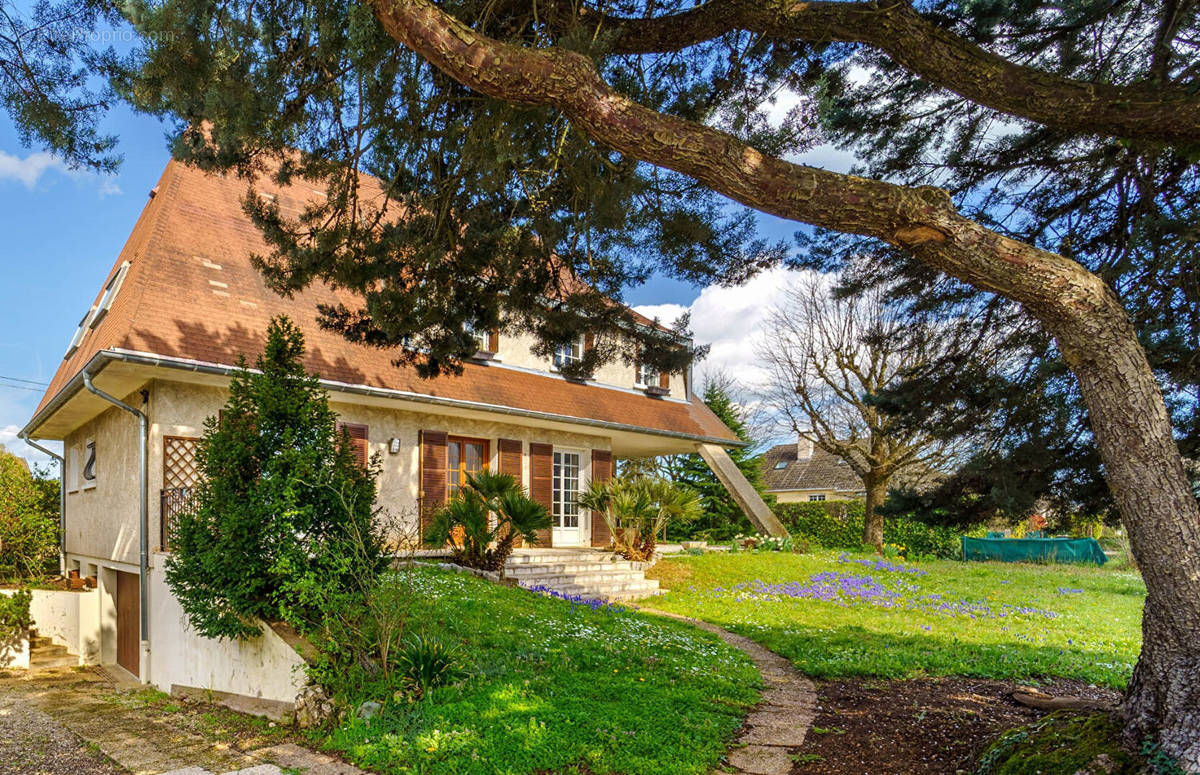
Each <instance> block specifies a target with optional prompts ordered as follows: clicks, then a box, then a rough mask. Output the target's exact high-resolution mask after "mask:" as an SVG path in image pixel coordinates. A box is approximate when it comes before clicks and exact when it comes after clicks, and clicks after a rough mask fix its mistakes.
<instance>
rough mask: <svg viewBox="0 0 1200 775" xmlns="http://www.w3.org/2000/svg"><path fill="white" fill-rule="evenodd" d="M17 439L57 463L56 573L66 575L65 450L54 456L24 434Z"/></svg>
mask: <svg viewBox="0 0 1200 775" xmlns="http://www.w3.org/2000/svg"><path fill="white" fill-rule="evenodd" d="M17 438H19V439H21V441H24V442H25V443H26V444H28V445H29V446H31V447H33V448H34V449H36V450H37V451H39V452H42V453H44V454H46V455H49V456H50V457H52V458H54V459H55V460H57V461H58V572H59V574H61V575H63V576H65V575H67V461H66V455H65V453H66V450H65V449H64V450H63V453H64V454H63V455H59V454H56V453H54V452H51V451H50V450H48V449H46V448H45V447H43V446H42V445H41V444H38V443H37V442H36V441H34V440H33V439H31V438H29V435H28V434H26V433H19V434H17Z"/></svg>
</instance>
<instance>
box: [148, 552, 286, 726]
mask: <svg viewBox="0 0 1200 775" xmlns="http://www.w3.org/2000/svg"><path fill="white" fill-rule="evenodd" d="M165 559H166V555H163V554H155V555H154V564H153V566H152V567H151V568H150V606H151V609H150V643H151V652H150V683H152V684H154V685H155V686H157V687H158V688H159V689H162V690H163V691H165V692H170V693H172V694H176V695H178V694H195V693H197V692H200V693H211V695H212V696H213V698H214V699H216V700H220V699H222V698H224V697H226V696H230V695H236V696H237V697H240V698H249V699H253V700H259V701H261V702H260V703H259V705H260V709H259V710H257V711H252V712H259V713H261V714H262V715H267V716H280V715H284V714H285V712H286V711H287V710H290V708H291V707H292V706H293V705H294V703H295V701H296V695H297V693H298V692H299V691H300V689H302V688H303V687H304V683H305V676H304V664H305V663H304V659H303V658H302V657H301V656H300V654H298V653H297V652H296V649H295V648H293V647H292V646H290V645H289V644H288V643H287V642H286V641H285V640H284V639H283V638H281V637H280V636H279V635H278V634H277V633H276V632H275V631H274V630H272V629H271V628H270V627H269V626H267V625H266V624H261V627H262V631H263V634H262V635H260V636H259V637H257V638H254V639H252V640H227V639H222V640H213V639H211V638H205V637H202V636H200V635H198V634H197V633H196V632H194V631H193V630H192V628H191V626H190V625H189V624H188V621H187V616H186V615H185V614H184V612H183V608H181V607H180V605H179V601H178V600H176V598H175V596H174V595H173V594H172V593H171V589H170V587H168V586H167V580H166V571H165V567H164V562H165Z"/></svg>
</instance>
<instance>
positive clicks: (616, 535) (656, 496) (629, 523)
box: [579, 476, 704, 560]
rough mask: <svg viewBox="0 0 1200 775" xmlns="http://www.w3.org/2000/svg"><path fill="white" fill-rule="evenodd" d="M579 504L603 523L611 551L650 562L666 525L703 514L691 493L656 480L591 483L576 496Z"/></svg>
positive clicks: (690, 490)
mask: <svg viewBox="0 0 1200 775" xmlns="http://www.w3.org/2000/svg"><path fill="white" fill-rule="evenodd" d="M579 505H581V506H583V507H584V508H586V509H590V510H591V512H592V515H593V516H595V515H599V516H600V517H601V518H602V519H603V520H604V522H605V524H607V525H608V532H609V533H610V534H611V535H612V537H613V548H614V549H615V550H616V551H617V552H619V553H620V554H621V556H623V557H624V558H625V559H627V560H648V559H650V558H651V557H652V556H653V555H654V550H655V549H656V548H657V546H658V534H659V533H660V532H661V531H662V529H663V528H664V527H666V526H667V524H668V523H670V522H691V521H693V520H696V519H699V518H700V517H701V516H702V515H703V513H704V508H703V506H702V505H701V503H700V496H699V495H697V494H696V492H695V491H694V490H692V489H691V488H688V487H684V486H682V485H679V484H676V483H674V482H671V481H670V480H668V479H662V478H658V477H631V476H618V477H616V478H615V479H611V480H609V481H607V482H596V481H592V482H590V483H589V484H588V487H587V489H586V490H585V491H584V492H583V494H582V495H580V496H579Z"/></svg>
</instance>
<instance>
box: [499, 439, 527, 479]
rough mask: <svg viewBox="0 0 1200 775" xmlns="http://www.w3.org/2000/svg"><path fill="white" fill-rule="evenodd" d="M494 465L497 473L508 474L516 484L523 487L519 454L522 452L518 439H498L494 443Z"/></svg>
mask: <svg viewBox="0 0 1200 775" xmlns="http://www.w3.org/2000/svg"><path fill="white" fill-rule="evenodd" d="M496 451H497V453H498V454H497V455H496V463H497V465H498V466H499V470H498V471H497V473H501V474H509V475H511V476H512V478H514V479H516V480H517V484H519V485H521V486H522V487H523V486H524V485H525V480H524V475H523V474H522V472H521V453H522V451H523V448H522V444H521V440H520V439H499V440H498V441H497V442H496Z"/></svg>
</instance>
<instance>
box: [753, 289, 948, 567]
mask: <svg viewBox="0 0 1200 775" xmlns="http://www.w3.org/2000/svg"><path fill="white" fill-rule="evenodd" d="M784 299H785V300H784V302H783V303H782V304H780V305H778V306H776V307H775V308H773V309H772V310H771V313H770V315H769V317H768V319H767V323H766V324H765V329H766V330H765V336H764V338H763V342H762V344H761V345H759V355H760V357H761V358H762V359H763V360H764V361H765V362H766V363H767V364H768V367H769V373H770V378H769V383H768V385H767V386H766V391H765V392H766V395H765V399H766V403H767V404H768V405H769V406H770V407H771V408H772V409H773V411H774V412H775V413H776V415H777V417H778V419H779V422H780V423H781V424H782V425H784V426H785V427H786V428H787V430H788V431H789V432H791V433H794V434H795V435H797V436H798V437H799V438H800V439H803V440H805V441H807V442H809V443H811V444H812V445H814V446H816V447H819V448H821V449H823V450H825V451H826V452H828V453H829V454H831V455H834V456H835V457H837V458H839V459H840V460H843V461H845V463H846V465H847V466H849V467H850V469H851V470H852V471H854V473H855V474H856V475H858V477H859V478H860V479H861V480H862V482H863V489H864V491H865V493H866V508H865V511H866V520H865V525H864V528H863V543H865V544H870V545H871V546H874V547H875V548H876V550H879V551H882V550H883V516H882V514H881V513H880V511H879V506H880V505H881V504H882V503H883V499H884V497H885V496H886V495H887V490H888V487H889V485H890V484H891V483H892V482H894V481H895V480H896V477H898V476H905V475H907V476H909V477H914V476H918V475H923V474H925V473H927V472H929V471H931V470H934V469H937V468H938V467H940V466H942V465H943V464H944V463H945V462H946V461H947V460H948V459H949V458H950V457H951V456H952V454H953V452H954V451H955V445H953V444H950V443H948V442H946V441H943V440H939V439H937V438H934V437H933V436H932V435H930V434H929V433H927V432H924V431H922V430H921V429H919V428H913V427H901V426H900V425H899V424H898V423H896V422H893V421H892V420H891V418H889V416H888V415H887V413H886V412H884V411H882V410H881V409H880V408H879V407H878V406H876V405H875V404H874V403H873V402H872V400H871V397H872V396H874V395H877V394H878V393H879V392H880V391H881V390H883V389H885V388H888V387H891V386H893V385H894V384H895V383H896V382H897V381H898V380H899V379H900V378H901V377H902V376H903V375H904V374H905V373H906V372H907V371H908V370H910V369H914V368H919V367H921V366H923V365H925V364H927V363H928V362H929V361H930V360H931V359H932V358H934V357H936V354H937V353H936V349H937V344H936V339H935V337H932V336H926V335H921V334H920V332H918V333H917V334H916V335H914V332H912V331H911V328H912V323H911V319H909V318H908V317H907V316H903V315H902V314H901V313H900V311H899V310H897V309H896V308H895V307H894V306H893V305H889V304H887V303H886V301H885V300H884V298H883V292H882V291H880V290H872V291H868V292H866V293H864V294H862V295H859V296H854V297H849V298H837V297H835V296H834V295H833V293H832V291H831V289H830V287H829V285H828V284H827V282H825V281H823V280H822V279H820V278H818V277H809V278H805V279H802V280H800V281H797V282H796V283H794V284H792V286H791V287H789V288H788V289H787V291H786V292H785V296H784Z"/></svg>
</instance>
